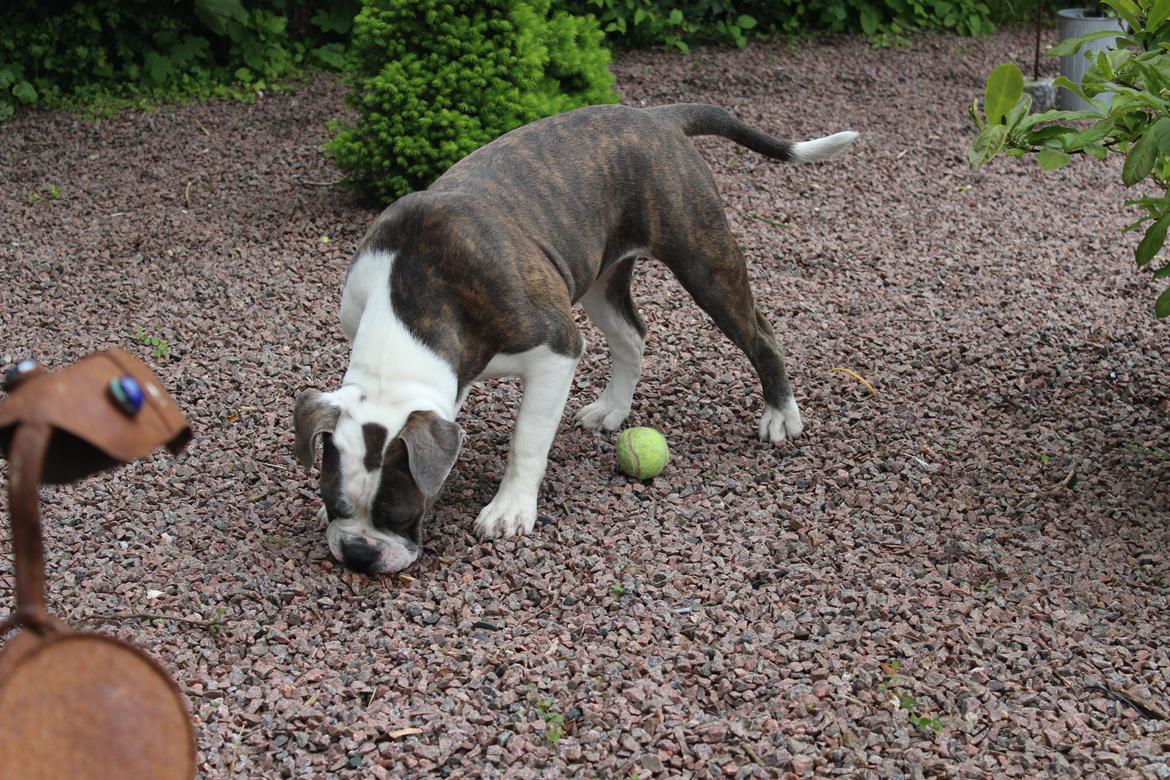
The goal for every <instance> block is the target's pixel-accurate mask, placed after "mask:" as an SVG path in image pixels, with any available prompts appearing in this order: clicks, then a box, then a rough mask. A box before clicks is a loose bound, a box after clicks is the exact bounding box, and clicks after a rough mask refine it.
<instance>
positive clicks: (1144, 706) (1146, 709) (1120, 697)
mask: <svg viewBox="0 0 1170 780" xmlns="http://www.w3.org/2000/svg"><path fill="white" fill-rule="evenodd" d="M1085 690H1086V691H1100V692H1101V693H1103V694H1105V695H1106V696H1108V697H1109V698H1111V699H1115V700H1117V701H1119V702H1121V703H1122V704H1128V705H1129V706H1130V707H1133V708H1134V709H1135V710H1137V711H1138V712H1139V713H1141V715H1142V717H1143V718H1147V719H1149V720H1170V716H1168V715H1166V713H1164V712H1162V711H1161V710H1159V709H1157V708H1156V707H1155V706H1154V705H1153V704H1150V703H1149V702H1145V701H1142V700H1141V699H1139V698H1138V697H1137V696H1136V695H1134V694H1132V693H1130V692H1129V691H1123V690H1121V689H1120V688H1115V687H1113V686H1112V685H1110V684H1108V683H1089V684H1088V685H1086V686H1085Z"/></svg>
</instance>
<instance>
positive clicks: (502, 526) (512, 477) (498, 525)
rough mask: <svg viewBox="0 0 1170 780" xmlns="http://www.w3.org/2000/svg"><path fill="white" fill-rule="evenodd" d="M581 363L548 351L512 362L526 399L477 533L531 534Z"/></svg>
mask: <svg viewBox="0 0 1170 780" xmlns="http://www.w3.org/2000/svg"><path fill="white" fill-rule="evenodd" d="M579 359H580V352H578V354H577V355H576V356H567V355H562V354H559V353H557V352H554V351H553V350H551V349H549V348H547V347H538V348H537V349H534V350H532V351H530V352H528V353H525V354H523V355H516V356H512V357H511V358H509V361H511V360H516V361H517V371H516V373H518V374H519V375H520V377H521V379H522V380H523V382H524V395H523V397H522V398H521V399H520V412H519V413H518V414H517V415H516V430H515V431H514V432H513V434H512V448H511V449H510V450H509V451H508V465H507V467H506V469H505V471H504V478H503V480H501V481H500V489H499V490H498V491H496V497H495V498H493V499H492V500H491V503H490V504H488V505H487V506H485V507H484V508H483V510H481V511H480V513H479V517H477V518H476V520H475V532H476V534H477V535H478V536H479V537H480V538H481V539H495V538H496V537H500V536H516V535H517V534H523V533H528V532H529V531H531V530H532V527H533V526H534V525H535V524H536V498H537V494H538V493H539V491H540V482H541V480H542V479H543V478H544V469H545V466H546V465H547V464H548V450H549V447H551V446H552V440H553V437H554V436H556V433H557V427H558V426H559V425H560V422H561V413H562V412H563V411H564V409H565V400H566V399H567V398H568V397H569V387H570V386H571V385H572V383H573V372H574V371H575V370H576V368H577V361H578V360H579Z"/></svg>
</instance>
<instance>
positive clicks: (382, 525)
mask: <svg viewBox="0 0 1170 780" xmlns="http://www.w3.org/2000/svg"><path fill="white" fill-rule="evenodd" d="M294 419H295V425H296V455H297V459H298V460H299V461H300V462H301V465H302V466H304V467H305V468H312V466H313V464H314V462H316V459H317V442H318V441H320V442H321V445H322V446H321V449H322V451H323V454H322V457H321V498H322V499H323V501H324V504H325V513H326V515H327V517H328V519H329V530H328V531H327V533H326V536H327V538H328V540H329V551H330V552H331V553H332V554H333V557H334V558H336V559H337V560H338V561H340V562H341V563H343V564H344V565H345V566H346V567H347V568H349V569H353V570H354V571H360V572H368V573H371V574H385V573H387V572H394V571H401V570H402V569H405V568H406V567H407V566H409V565H410V564H412V563H414V562H415V560H416V559H417V558H418V556H419V553H420V552H421V545H422V522H423V516H424V515H425V514H426V512H427V510H428V509H429V508H430V506H431V504H432V503H433V502H434V499H435V496H437V495H438V493H439V489H440V488H441V487H442V485H443V481H444V480H446V479H447V475H448V474H449V473H450V471H451V467H452V466H454V465H455V458H456V456H458V454H459V447H460V446H461V445H462V443H463V431H462V429H461V428H460V427H459V426H458V425H456V424H455V423H453V422H450V421H449V420H445V419H443V418H442V417H440V416H439V415H438V414H437V413H436V412H434V411H429V410H423V411H419V410H410V409H407V408H395V407H393V406H386V405H382V404H374V403H369V402H367V400H366V398H365V396H364V395H362V393H361V391H360V390H359V389H358V388H356V387H353V386H345V387H343V388H342V389H341V390H338V391H337V392H335V393H319V392H317V391H316V390H306V391H304V392H303V393H301V394H300V395H299V396H297V400H296V406H295V412H294Z"/></svg>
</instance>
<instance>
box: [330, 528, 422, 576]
mask: <svg viewBox="0 0 1170 780" xmlns="http://www.w3.org/2000/svg"><path fill="white" fill-rule="evenodd" d="M354 525H355V524H354V523H352V521H348V520H334V521H333V522H332V523H330V524H329V529H328V531H326V537H327V538H328V540H329V552H330V553H332V554H333V557H334V558H335V559H336V560H337V561H338V562H340V563H341V564H342V565H343V566H345V568H347V569H349V570H351V571H356V572H360V573H362V574H389V573H392V572H396V571H402V570H403V569H405V568H406V567H408V566H410V565H411V564H412V563H414V562H415V561H416V560H418V557H419V555H420V554H421V553H422V550H421V549H420V548H419V546H418V545H417V544H415V543H414V542H413V541H411V540H410V539H406V538H403V537H401V536H398V535H397V534H392V533H385V532H380V531H370V530H368V529H358V528H354Z"/></svg>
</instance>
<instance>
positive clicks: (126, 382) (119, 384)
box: [110, 376, 144, 415]
mask: <svg viewBox="0 0 1170 780" xmlns="http://www.w3.org/2000/svg"><path fill="white" fill-rule="evenodd" d="M110 395H111V396H113V398H114V403H116V404H118V406H119V407H120V408H121V409H122V411H123V412H125V413H126V414H131V415H133V414H138V410H139V409H141V408H142V402H143V400H144V398H143V395H142V385H140V384H138V380H136V379H135V378H134V377H132V376H120V377H118V378H117V379H111V380H110Z"/></svg>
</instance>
